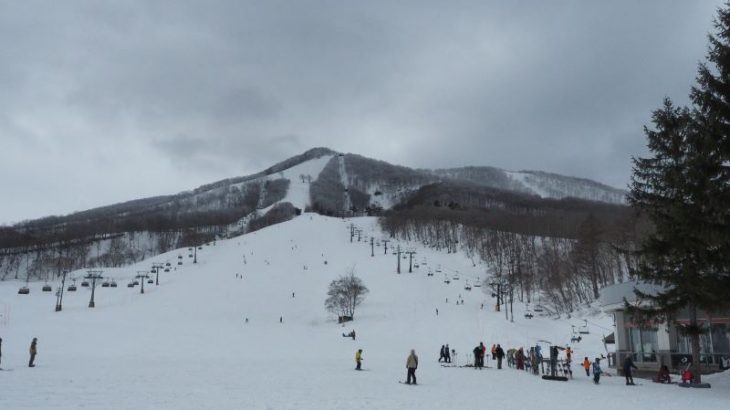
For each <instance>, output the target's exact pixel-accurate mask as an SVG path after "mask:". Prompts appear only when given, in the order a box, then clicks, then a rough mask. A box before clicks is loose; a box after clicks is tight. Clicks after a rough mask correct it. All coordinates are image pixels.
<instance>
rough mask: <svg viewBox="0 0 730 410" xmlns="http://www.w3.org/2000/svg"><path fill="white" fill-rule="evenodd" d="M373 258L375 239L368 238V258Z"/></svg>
mask: <svg viewBox="0 0 730 410" xmlns="http://www.w3.org/2000/svg"><path fill="white" fill-rule="evenodd" d="M373 256H375V238H373V237H372V236H371V237H370V257H373Z"/></svg>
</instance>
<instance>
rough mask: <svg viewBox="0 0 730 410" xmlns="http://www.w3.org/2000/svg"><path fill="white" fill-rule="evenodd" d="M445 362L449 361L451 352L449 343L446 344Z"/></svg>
mask: <svg viewBox="0 0 730 410" xmlns="http://www.w3.org/2000/svg"><path fill="white" fill-rule="evenodd" d="M444 353H446V363H451V353H450V352H449V345H448V344H446V351H445V352H444Z"/></svg>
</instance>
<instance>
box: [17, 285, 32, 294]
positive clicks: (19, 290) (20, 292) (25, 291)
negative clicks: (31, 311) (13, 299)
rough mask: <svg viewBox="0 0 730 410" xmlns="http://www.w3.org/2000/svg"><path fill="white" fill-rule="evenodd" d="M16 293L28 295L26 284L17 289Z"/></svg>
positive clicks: (28, 289) (28, 290)
mask: <svg viewBox="0 0 730 410" xmlns="http://www.w3.org/2000/svg"><path fill="white" fill-rule="evenodd" d="M18 295H30V288H28V287H27V286H23V287H22V288H20V289H18Z"/></svg>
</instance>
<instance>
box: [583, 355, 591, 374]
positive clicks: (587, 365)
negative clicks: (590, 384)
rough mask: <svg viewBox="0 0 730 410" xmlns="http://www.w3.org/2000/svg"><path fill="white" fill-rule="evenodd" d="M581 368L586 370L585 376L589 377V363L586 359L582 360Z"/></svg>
mask: <svg viewBox="0 0 730 410" xmlns="http://www.w3.org/2000/svg"><path fill="white" fill-rule="evenodd" d="M583 368H584V369H586V376H587V377H591V361H590V360H588V357H586V358H585V359H583Z"/></svg>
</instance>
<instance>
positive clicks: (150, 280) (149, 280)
mask: <svg viewBox="0 0 730 410" xmlns="http://www.w3.org/2000/svg"><path fill="white" fill-rule="evenodd" d="M147 283H155V281H154V280H152V279H147Z"/></svg>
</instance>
